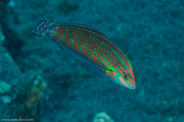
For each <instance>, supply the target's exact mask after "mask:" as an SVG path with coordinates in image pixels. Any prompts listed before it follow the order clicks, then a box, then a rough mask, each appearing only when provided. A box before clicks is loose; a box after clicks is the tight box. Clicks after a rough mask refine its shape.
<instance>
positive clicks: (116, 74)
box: [31, 19, 136, 90]
mask: <svg viewBox="0 0 184 122" xmlns="http://www.w3.org/2000/svg"><path fill="white" fill-rule="evenodd" d="M31 32H32V33H35V34H38V35H40V36H45V37H47V38H48V39H49V40H51V41H52V42H54V43H55V44H57V45H58V46H59V47H61V48H63V49H64V50H66V51H67V52H68V53H69V54H71V55H72V56H74V57H76V58H78V59H79V60H81V61H84V62H87V63H88V64H90V65H91V66H92V67H94V68H95V69H97V71H99V72H100V73H101V74H103V75H104V76H106V77H107V78H108V79H111V80H112V81H113V82H115V83H117V84H119V85H121V86H123V87H126V88H129V89H132V90H135V89H136V84H135V78H134V73H133V68H132V65H131V63H130V60H129V59H128V57H127V56H126V55H125V54H124V53H123V51H121V50H120V48H118V47H117V46H116V45H115V44H113V43H112V41H110V39H108V38H107V37H106V36H105V35H104V34H102V33H101V32H100V31H98V30H97V29H96V28H95V27H92V26H89V25H85V24H77V23H54V22H49V21H47V20H45V19H39V20H38V21H37V22H36V24H35V26H34V28H33V30H32V31H31Z"/></svg>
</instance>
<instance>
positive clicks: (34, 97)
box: [16, 73, 47, 120]
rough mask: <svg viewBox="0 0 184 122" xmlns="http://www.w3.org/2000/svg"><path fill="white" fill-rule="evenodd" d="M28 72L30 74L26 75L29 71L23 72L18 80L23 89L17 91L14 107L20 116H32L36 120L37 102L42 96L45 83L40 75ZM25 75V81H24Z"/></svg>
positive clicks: (45, 86)
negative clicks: (15, 105) (22, 75)
mask: <svg viewBox="0 0 184 122" xmlns="http://www.w3.org/2000/svg"><path fill="white" fill-rule="evenodd" d="M30 74H31V76H28V75H29V73H28V74H25V76H24V77H23V78H22V79H20V81H19V82H20V83H21V85H22V87H23V88H24V89H23V90H21V91H19V93H18V95H17V96H18V97H17V104H18V105H17V107H16V109H17V111H16V112H17V114H18V115H19V116H21V117H24V118H26V117H27V118H29V117H32V118H34V119H35V120H37V119H38V116H37V115H39V113H38V108H39V102H40V100H41V98H42V97H43V94H44V91H45V89H46V88H47V84H46V82H45V81H44V80H43V78H42V77H41V76H40V75H35V74H33V73H30ZM26 77H27V81H25V80H26Z"/></svg>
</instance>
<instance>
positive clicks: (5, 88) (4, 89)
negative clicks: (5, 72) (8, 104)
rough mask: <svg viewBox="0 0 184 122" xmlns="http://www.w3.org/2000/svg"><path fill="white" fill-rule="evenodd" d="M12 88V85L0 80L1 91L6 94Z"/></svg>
mask: <svg viewBox="0 0 184 122" xmlns="http://www.w3.org/2000/svg"><path fill="white" fill-rule="evenodd" d="M10 89H11V86H10V85H9V84H8V83H6V82H4V81H0V93H2V94H4V93H6V92H8V91H9V90H10Z"/></svg>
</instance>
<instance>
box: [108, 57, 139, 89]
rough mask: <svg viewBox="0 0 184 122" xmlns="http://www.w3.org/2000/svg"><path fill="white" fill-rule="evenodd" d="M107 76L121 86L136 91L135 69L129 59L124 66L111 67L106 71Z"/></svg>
mask: <svg viewBox="0 0 184 122" xmlns="http://www.w3.org/2000/svg"><path fill="white" fill-rule="evenodd" d="M105 74H106V75H107V76H108V77H109V78H110V79H112V80H113V81H115V82H116V83H118V84H120V85H121V86H124V87H126V88H129V89H132V90H135V88H136V84H135V78H134V74H133V69H132V66H131V64H130V61H129V60H128V59H127V63H124V64H123V65H120V66H111V67H110V68H108V69H107V70H106V71H105Z"/></svg>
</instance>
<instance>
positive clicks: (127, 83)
mask: <svg viewBox="0 0 184 122" xmlns="http://www.w3.org/2000/svg"><path fill="white" fill-rule="evenodd" d="M119 80H120V81H121V83H122V84H123V85H124V86H126V87H127V88H129V89H132V90H135V89H136V85H135V81H134V80H130V79H129V80H125V79H124V78H122V77H121V76H120V77H119Z"/></svg>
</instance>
